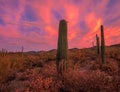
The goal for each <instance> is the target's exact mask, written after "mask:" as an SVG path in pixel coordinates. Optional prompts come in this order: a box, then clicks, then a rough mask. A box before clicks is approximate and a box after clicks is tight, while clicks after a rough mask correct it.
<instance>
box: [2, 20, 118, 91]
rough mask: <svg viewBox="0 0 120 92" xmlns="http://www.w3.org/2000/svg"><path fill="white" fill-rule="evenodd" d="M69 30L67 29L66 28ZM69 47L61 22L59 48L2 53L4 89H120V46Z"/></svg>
mask: <svg viewBox="0 0 120 92" xmlns="http://www.w3.org/2000/svg"><path fill="white" fill-rule="evenodd" d="M63 30H64V31H65V32H64V31H63ZM104 36H105V35H104V31H103V26H101V46H100V42H99V40H100V39H99V37H98V36H97V35H96V46H94V47H91V48H83V49H78V48H73V49H68V43H67V24H66V21H65V20H61V21H60V26H59V38H58V47H57V50H55V49H54V50H50V51H40V52H35V53H31V52H23V47H22V50H21V52H7V53H6V52H3V51H1V52H0V91H1V92H8V91H9V92H120V45H114V46H105V39H104Z"/></svg>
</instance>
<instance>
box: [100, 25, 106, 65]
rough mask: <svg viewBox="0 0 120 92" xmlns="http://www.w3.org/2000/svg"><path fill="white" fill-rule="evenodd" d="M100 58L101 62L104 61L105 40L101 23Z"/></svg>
mask: <svg viewBox="0 0 120 92" xmlns="http://www.w3.org/2000/svg"><path fill="white" fill-rule="evenodd" d="M101 59H102V63H105V40H104V29H103V25H101Z"/></svg>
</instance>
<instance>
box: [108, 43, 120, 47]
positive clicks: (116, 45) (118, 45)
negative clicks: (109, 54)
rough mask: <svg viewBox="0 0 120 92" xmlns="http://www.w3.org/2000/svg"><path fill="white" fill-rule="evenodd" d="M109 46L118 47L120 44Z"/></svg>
mask: <svg viewBox="0 0 120 92" xmlns="http://www.w3.org/2000/svg"><path fill="white" fill-rule="evenodd" d="M110 47H120V44H114V45H110Z"/></svg>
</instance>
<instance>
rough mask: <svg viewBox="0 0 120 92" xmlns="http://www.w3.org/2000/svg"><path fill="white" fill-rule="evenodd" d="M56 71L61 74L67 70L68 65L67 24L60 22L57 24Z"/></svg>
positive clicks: (63, 21)
mask: <svg viewBox="0 0 120 92" xmlns="http://www.w3.org/2000/svg"><path fill="white" fill-rule="evenodd" d="M56 58H57V60H56V64H57V70H58V72H59V73H62V72H63V71H64V70H66V68H67V64H68V41H67V22H66V21H65V20H61V21H60V23H59V35H58V46H57V57H56Z"/></svg>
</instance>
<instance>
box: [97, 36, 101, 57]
mask: <svg viewBox="0 0 120 92" xmlns="http://www.w3.org/2000/svg"><path fill="white" fill-rule="evenodd" d="M96 47H97V54H98V55H99V54H100V41H99V37H98V35H97V34H96Z"/></svg>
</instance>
